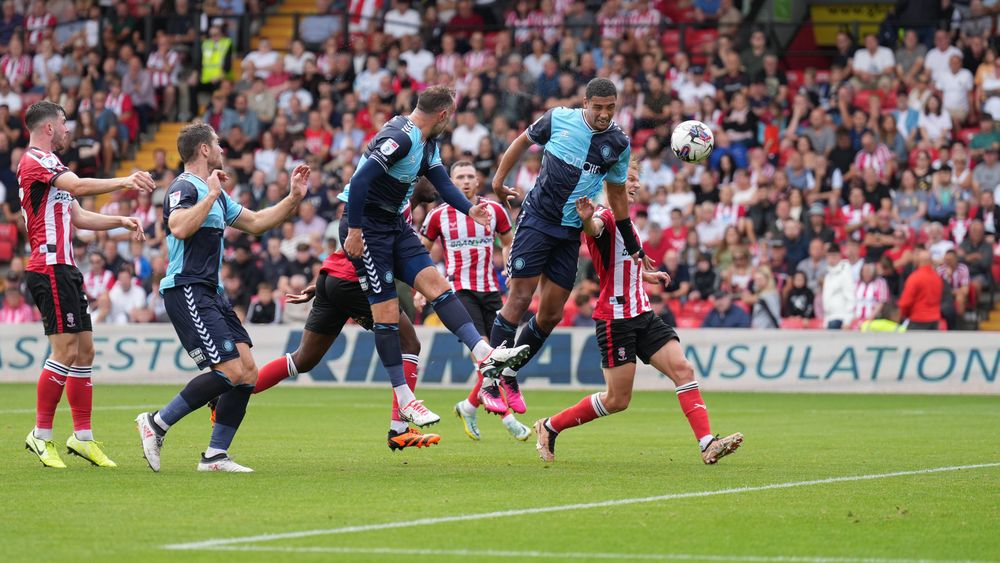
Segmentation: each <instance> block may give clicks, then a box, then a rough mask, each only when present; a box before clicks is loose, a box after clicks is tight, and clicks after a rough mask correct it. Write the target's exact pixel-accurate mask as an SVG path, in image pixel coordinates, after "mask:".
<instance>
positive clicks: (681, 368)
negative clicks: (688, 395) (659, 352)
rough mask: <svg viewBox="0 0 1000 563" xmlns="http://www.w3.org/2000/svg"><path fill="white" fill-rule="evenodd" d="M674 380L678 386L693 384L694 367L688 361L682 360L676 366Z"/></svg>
mask: <svg viewBox="0 0 1000 563" xmlns="http://www.w3.org/2000/svg"><path fill="white" fill-rule="evenodd" d="M672 371H673V374H672V375H673V376H674V377H673V379H674V383H675V384H677V385H683V384H685V383H691V382H692V381H694V366H692V365H691V362H689V361H687V359H682V360H681V361H679V362H676V363H675V364H674V369H673V370H672Z"/></svg>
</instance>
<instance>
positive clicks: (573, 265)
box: [507, 225, 580, 291]
mask: <svg viewBox="0 0 1000 563" xmlns="http://www.w3.org/2000/svg"><path fill="white" fill-rule="evenodd" d="M579 261H580V239H579V238H577V239H566V238H562V237H556V236H552V235H550V234H548V233H545V232H543V231H541V230H540V229H536V228H535V227H534V226H529V225H519V226H518V228H517V232H515V233H514V242H513V243H512V244H511V247H510V256H509V257H508V259H507V271H508V272H510V277H512V278H533V277H535V276H537V275H540V274H545V277H547V278H549V279H550V280H552V281H553V282H555V283H556V284H557V285H559V286H560V287H563V288H565V289H566V290H568V291H572V289H573V286H574V285H575V283H576V271H577V267H578V265H579Z"/></svg>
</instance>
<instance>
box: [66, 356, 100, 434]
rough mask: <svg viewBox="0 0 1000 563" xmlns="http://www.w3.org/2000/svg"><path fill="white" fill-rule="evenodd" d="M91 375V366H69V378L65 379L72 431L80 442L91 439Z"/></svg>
mask: <svg viewBox="0 0 1000 563" xmlns="http://www.w3.org/2000/svg"><path fill="white" fill-rule="evenodd" d="M92 373H93V367H91V366H70V368H69V377H67V378H66V398H67V399H68V400H69V411H70V414H72V416H73V431H74V432H76V433H77V438H79V439H81V440H83V439H88V438H89V439H93V436H92V435H91V433H90V418H91V412H93V408H94V387H93V383H92V382H91V378H90V376H91V374H92ZM81 434H82V435H83V436H82V437H81Z"/></svg>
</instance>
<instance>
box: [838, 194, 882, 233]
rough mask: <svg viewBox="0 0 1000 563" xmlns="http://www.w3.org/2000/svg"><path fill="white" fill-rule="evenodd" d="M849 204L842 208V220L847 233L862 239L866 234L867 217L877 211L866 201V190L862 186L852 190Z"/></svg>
mask: <svg viewBox="0 0 1000 563" xmlns="http://www.w3.org/2000/svg"><path fill="white" fill-rule="evenodd" d="M847 201H848V202H849V203H848V204H847V205H845V206H843V207H841V208H840V215H841V222H842V223H843V225H844V229H845V230H846V231H847V234H848V235H849V236H850V237H851V238H852V239H854V240H857V241H860V240H862V239H863V238H864V236H865V221H866V217H868V216H869V215H871V214H872V213H874V212H875V209H874V208H873V207H872V206H871V204H870V203H868V202H866V201H865V192H864V190H862V189H861V188H854V189H852V190H851V195H850V196H848V199H847Z"/></svg>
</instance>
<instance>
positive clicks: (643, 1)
mask: <svg viewBox="0 0 1000 563" xmlns="http://www.w3.org/2000/svg"><path fill="white" fill-rule="evenodd" d="M633 6H634V9H633V10H632V11H631V12H630V13H629V15H628V23H629V25H631V26H632V29H631V31H632V37H635V38H636V39H644V38H646V37H649V36H651V35H656V33H657V32H658V31H659V30H660V22H661V21H662V20H663V14H661V13H660V11H659V10H657V9H656V8H654V7H653V5H652V2H649V0H640V1H639V2H635V3H634V4H633Z"/></svg>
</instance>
